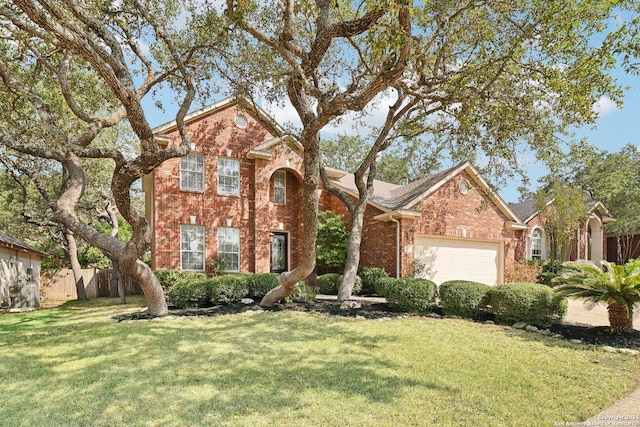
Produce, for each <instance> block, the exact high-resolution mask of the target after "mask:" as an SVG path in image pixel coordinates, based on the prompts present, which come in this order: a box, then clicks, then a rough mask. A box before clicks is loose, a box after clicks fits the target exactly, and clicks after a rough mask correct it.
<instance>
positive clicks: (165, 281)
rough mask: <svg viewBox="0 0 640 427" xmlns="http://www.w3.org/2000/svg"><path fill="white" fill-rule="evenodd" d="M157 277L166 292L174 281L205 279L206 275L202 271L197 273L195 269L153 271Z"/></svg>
mask: <svg viewBox="0 0 640 427" xmlns="http://www.w3.org/2000/svg"><path fill="white" fill-rule="evenodd" d="M153 274H155V275H156V277H157V278H158V281H159V282H160V286H162V289H163V290H164V291H165V292H167V291H168V290H169V289H171V287H172V286H173V285H175V284H176V282H178V281H181V280H184V279H190V280H201V279H206V278H207V276H206V274H204V273H197V272H195V271H184V270H156V271H154V272H153Z"/></svg>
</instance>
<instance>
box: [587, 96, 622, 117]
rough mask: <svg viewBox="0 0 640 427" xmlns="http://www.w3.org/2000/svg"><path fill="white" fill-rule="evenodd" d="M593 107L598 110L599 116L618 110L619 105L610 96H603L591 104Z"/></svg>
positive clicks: (595, 110)
mask: <svg viewBox="0 0 640 427" xmlns="http://www.w3.org/2000/svg"><path fill="white" fill-rule="evenodd" d="M591 109H592V110H593V111H594V112H596V113H597V114H598V116H604V115H605V114H607V113H610V112H612V111H615V110H618V105H616V103H615V102H613V101H612V100H611V98H609V97H608V96H602V97H600V99H599V100H598V101H597V102H596V103H594V104H593V105H592V106H591Z"/></svg>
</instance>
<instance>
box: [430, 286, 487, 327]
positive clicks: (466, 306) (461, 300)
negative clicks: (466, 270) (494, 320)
mask: <svg viewBox="0 0 640 427" xmlns="http://www.w3.org/2000/svg"><path fill="white" fill-rule="evenodd" d="M490 289H491V286H489V285H485V284H484V283H479V282H471V281H467V280H450V281H448V282H444V283H442V284H441V285H440V288H439V289H438V294H439V296H440V304H441V305H442V310H443V311H444V314H448V315H452V316H461V317H466V318H472V317H474V316H475V315H477V314H478V312H479V308H480V307H481V306H482V305H483V303H484V302H485V298H486V295H487V292H488V291H489V290H490Z"/></svg>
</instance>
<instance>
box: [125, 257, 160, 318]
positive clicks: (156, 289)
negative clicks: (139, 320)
mask: <svg viewBox="0 0 640 427" xmlns="http://www.w3.org/2000/svg"><path fill="white" fill-rule="evenodd" d="M120 272H121V273H122V275H123V276H129V277H131V278H132V279H133V280H135V281H136V282H137V283H138V284H139V285H140V287H141V288H142V292H143V293H144V296H145V298H146V300H147V308H148V310H149V314H151V315H152V316H155V317H160V316H166V315H167V314H168V313H169V307H168V306H167V301H166V299H165V298H164V292H163V291H162V286H160V282H159V281H158V278H157V277H156V275H155V274H153V271H151V267H149V266H148V265H147V264H145V263H144V262H142V261H140V260H138V259H135V260H132V261H131V260H126V261H125V260H123V259H122V258H121V259H120ZM123 294H124V291H123Z"/></svg>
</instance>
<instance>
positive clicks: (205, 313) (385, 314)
mask: <svg viewBox="0 0 640 427" xmlns="http://www.w3.org/2000/svg"><path fill="white" fill-rule="evenodd" d="M360 303H361V307H360V308H355V309H350V310H344V309H341V308H340V305H339V304H338V303H337V302H336V301H330V300H329V301H328V300H316V301H314V302H313V303H303V302H291V303H286V304H278V305H275V306H273V307H269V308H262V307H260V306H258V305H257V303H254V304H240V303H238V304H229V305H221V306H216V307H209V308H197V309H175V308H170V311H169V315H170V316H201V317H215V316H223V315H226V314H236V313H242V312H246V311H299V312H305V313H319V314H324V315H329V316H341V317H352V318H355V317H358V318H365V319H387V318H396V317H398V316H401V315H402V314H403V313H398V312H396V311H393V310H391V308H389V306H388V305H387V304H385V303H375V302H369V301H361V302H360ZM437 314H442V313H437ZM150 319H151V317H150V316H149V314H148V313H146V312H140V313H129V314H122V315H118V316H114V318H113V320H115V321H118V322H122V321H131V320H150ZM478 320H479V321H486V320H492V319H489V318H483V319H478ZM549 330H550V331H551V332H552V333H554V334H560V335H562V336H563V337H564V338H565V339H568V340H571V339H579V340H581V341H582V342H583V343H585V344H591V345H598V346H609V347H615V348H629V349H635V350H640V331H637V330H634V331H633V332H631V333H628V334H615V333H611V332H610V330H609V328H608V327H606V326H588V325H579V324H558V325H554V326H552V327H550V328H549Z"/></svg>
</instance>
